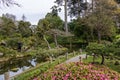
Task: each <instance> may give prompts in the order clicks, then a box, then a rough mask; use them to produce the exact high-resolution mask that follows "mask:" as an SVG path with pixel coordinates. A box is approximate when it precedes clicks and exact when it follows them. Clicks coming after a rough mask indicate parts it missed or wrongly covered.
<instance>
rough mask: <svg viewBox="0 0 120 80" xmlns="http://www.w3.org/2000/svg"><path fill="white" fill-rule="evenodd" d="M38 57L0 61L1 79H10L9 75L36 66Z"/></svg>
mask: <svg viewBox="0 0 120 80" xmlns="http://www.w3.org/2000/svg"><path fill="white" fill-rule="evenodd" d="M36 63H37V62H36V59H33V58H32V57H24V58H17V59H11V60H9V61H7V62H1V63H0V80H9V77H12V76H15V75H17V74H19V73H21V72H23V71H25V70H26V69H29V68H31V67H34V66H36Z"/></svg>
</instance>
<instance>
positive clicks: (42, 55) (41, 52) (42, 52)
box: [36, 48, 68, 61]
mask: <svg viewBox="0 0 120 80" xmlns="http://www.w3.org/2000/svg"><path fill="white" fill-rule="evenodd" d="M67 51H68V49H67V48H56V49H50V50H46V49H38V50H37V55H36V57H38V58H39V59H40V60H41V61H46V60H47V59H48V58H49V57H50V56H51V57H58V56H60V55H63V54H65V53H66V52H67Z"/></svg>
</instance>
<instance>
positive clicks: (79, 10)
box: [78, 0, 81, 18]
mask: <svg viewBox="0 0 120 80" xmlns="http://www.w3.org/2000/svg"><path fill="white" fill-rule="evenodd" d="M78 8H79V9H78V18H80V9H81V8H80V0H78Z"/></svg>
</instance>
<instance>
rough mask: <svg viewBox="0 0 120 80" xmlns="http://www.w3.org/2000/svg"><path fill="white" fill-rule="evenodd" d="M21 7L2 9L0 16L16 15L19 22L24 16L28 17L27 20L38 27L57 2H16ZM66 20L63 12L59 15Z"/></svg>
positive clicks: (49, 0) (51, 0)
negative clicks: (6, 14)
mask: <svg viewBox="0 0 120 80" xmlns="http://www.w3.org/2000/svg"><path fill="white" fill-rule="evenodd" d="M15 1H16V2H17V3H19V4H20V5H21V7H17V6H11V7H2V8H0V16H1V15H2V14H5V13H10V14H13V15H16V18H17V20H21V17H22V15H23V14H24V15H25V16H26V20H27V21H30V22H31V24H33V25H36V24H37V23H38V21H39V19H42V18H44V17H45V15H46V14H47V13H48V12H50V11H51V10H50V8H51V7H52V6H53V5H54V4H55V3H54V1H55V0H15ZM59 15H60V17H61V18H62V19H64V16H63V12H61V13H59Z"/></svg>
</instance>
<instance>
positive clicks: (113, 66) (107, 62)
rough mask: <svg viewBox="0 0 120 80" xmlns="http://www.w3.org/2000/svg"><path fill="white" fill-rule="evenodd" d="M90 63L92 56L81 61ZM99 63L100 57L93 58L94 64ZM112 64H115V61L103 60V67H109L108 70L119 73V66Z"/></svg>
mask: <svg viewBox="0 0 120 80" xmlns="http://www.w3.org/2000/svg"><path fill="white" fill-rule="evenodd" d="M92 61H93V57H92V56H89V57H88V58H87V59H84V60H83V62H85V63H89V62H92ZM100 62H101V57H96V58H95V63H100ZM119 62H120V60H119ZM114 63H115V60H108V59H105V64H104V65H105V66H107V67H109V68H110V69H112V70H114V71H117V72H119V73H120V65H114Z"/></svg>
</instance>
